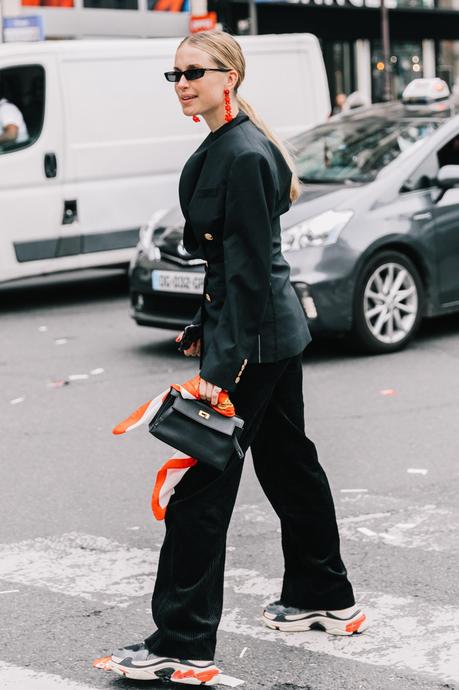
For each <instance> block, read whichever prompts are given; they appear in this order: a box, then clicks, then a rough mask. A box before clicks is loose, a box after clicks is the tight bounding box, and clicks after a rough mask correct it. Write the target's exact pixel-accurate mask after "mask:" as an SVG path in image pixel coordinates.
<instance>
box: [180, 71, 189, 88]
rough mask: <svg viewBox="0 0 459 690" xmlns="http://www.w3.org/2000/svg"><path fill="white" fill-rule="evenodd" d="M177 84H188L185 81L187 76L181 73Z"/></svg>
mask: <svg viewBox="0 0 459 690" xmlns="http://www.w3.org/2000/svg"><path fill="white" fill-rule="evenodd" d="M177 85H178V86H188V81H187V78H186V77H185V75H184V74H182V76H181V77H180V79H179V80H178V82H177Z"/></svg>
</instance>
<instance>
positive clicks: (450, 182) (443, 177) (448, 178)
mask: <svg viewBox="0 0 459 690" xmlns="http://www.w3.org/2000/svg"><path fill="white" fill-rule="evenodd" d="M437 185H438V186H439V187H441V188H442V189H450V188H451V187H457V186H458V185H459V165H444V166H443V167H442V168H440V170H439V171H438V175H437Z"/></svg>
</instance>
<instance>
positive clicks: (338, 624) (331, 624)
mask: <svg viewBox="0 0 459 690" xmlns="http://www.w3.org/2000/svg"><path fill="white" fill-rule="evenodd" d="M270 615H271V614H269V613H266V611H263V616H262V618H263V623H264V624H265V625H266V626H267V627H268V628H271V629H272V630H279V631H281V632H304V631H306V630H322V631H324V632H326V633H328V634H329V635H346V636H348V635H354V634H355V633H362V632H364V631H365V630H366V629H367V628H368V621H367V617H366V616H365V614H364V613H362V612H361V611H359V612H358V613H357V614H356V615H355V616H353V617H352V618H348V619H345V620H340V619H336V618H329V617H328V616H323V615H320V614H318V615H317V616H313V617H311V618H307V619H305V618H300V619H297V620H291V621H285V620H284V621H276V620H274V618H275V617H273V618H270V617H269V616H270Z"/></svg>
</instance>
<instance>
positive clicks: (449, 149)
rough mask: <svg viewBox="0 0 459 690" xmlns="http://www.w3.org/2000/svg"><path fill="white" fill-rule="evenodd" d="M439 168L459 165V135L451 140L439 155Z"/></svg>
mask: <svg viewBox="0 0 459 690" xmlns="http://www.w3.org/2000/svg"><path fill="white" fill-rule="evenodd" d="M437 159H438V166H439V167H440V168H442V167H443V166H444V165H459V134H457V135H456V136H454V137H453V138H452V139H450V140H449V141H448V142H447V143H446V144H445V145H444V146H442V148H441V149H440V150H439V151H438V153H437Z"/></svg>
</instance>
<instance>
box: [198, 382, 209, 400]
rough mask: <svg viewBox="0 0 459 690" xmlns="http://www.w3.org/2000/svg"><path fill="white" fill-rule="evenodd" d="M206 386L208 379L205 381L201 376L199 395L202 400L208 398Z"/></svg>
mask: <svg viewBox="0 0 459 690" xmlns="http://www.w3.org/2000/svg"><path fill="white" fill-rule="evenodd" d="M206 387H207V383H206V381H204V379H201V378H200V379H199V397H200V398H201V400H205V399H206Z"/></svg>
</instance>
